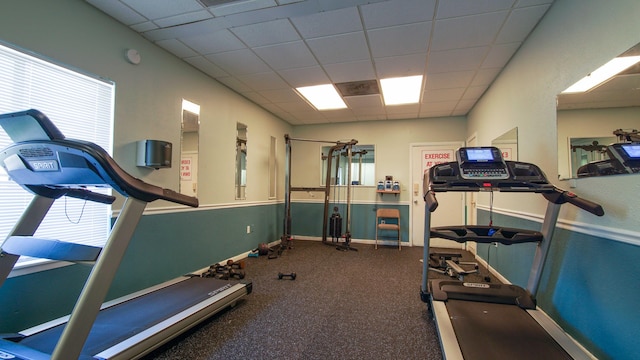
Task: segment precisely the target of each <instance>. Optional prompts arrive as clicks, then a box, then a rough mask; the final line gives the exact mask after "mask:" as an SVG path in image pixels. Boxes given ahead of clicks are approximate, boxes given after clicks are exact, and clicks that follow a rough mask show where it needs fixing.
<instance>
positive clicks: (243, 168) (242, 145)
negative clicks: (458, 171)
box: [236, 123, 247, 200]
mask: <svg viewBox="0 0 640 360" xmlns="http://www.w3.org/2000/svg"><path fill="white" fill-rule="evenodd" d="M246 192H247V125H245V124H242V123H237V126H236V199H238V200H243V199H246Z"/></svg>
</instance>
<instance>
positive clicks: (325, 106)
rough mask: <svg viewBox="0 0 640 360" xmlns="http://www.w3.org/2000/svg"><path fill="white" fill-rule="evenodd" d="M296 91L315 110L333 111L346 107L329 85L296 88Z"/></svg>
mask: <svg viewBox="0 0 640 360" xmlns="http://www.w3.org/2000/svg"><path fill="white" fill-rule="evenodd" d="M296 90H297V91H298V93H299V94H300V95H302V97H304V98H305V99H306V100H307V101H308V102H309V103H310V104H311V105H313V107H315V108H316V109H317V110H335V109H345V108H346V107H347V104H345V103H344V100H342V98H341V97H340V95H339V94H338V92H337V91H336V88H335V87H334V86H333V85H331V84H324V85H314V86H304V87H299V88H296Z"/></svg>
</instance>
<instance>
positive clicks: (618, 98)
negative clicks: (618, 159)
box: [557, 44, 640, 179]
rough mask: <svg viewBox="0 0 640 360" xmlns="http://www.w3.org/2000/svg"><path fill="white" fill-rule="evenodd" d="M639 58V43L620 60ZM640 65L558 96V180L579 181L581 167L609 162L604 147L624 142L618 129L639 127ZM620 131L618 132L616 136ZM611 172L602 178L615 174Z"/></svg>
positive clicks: (625, 129) (626, 129) (628, 129)
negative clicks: (578, 174)
mask: <svg viewBox="0 0 640 360" xmlns="http://www.w3.org/2000/svg"><path fill="white" fill-rule="evenodd" d="M637 55H640V44H638V45H636V46H634V47H632V48H631V49H629V50H628V51H625V52H624V53H622V54H620V56H619V57H629V56H637ZM639 118H640V63H636V64H635V65H632V66H631V67H629V68H627V69H626V70H623V71H621V72H619V73H618V74H617V75H615V76H613V77H612V78H610V79H609V80H607V81H606V82H604V83H602V84H600V85H598V86H596V87H595V88H593V89H591V90H589V91H585V92H580V93H562V94H559V95H558V97H557V128H558V139H557V141H558V177H559V178H560V179H572V178H576V177H578V176H577V170H578V168H579V167H580V166H582V165H585V164H587V163H590V162H592V161H602V160H603V159H608V158H609V156H608V155H607V154H606V152H602V148H601V146H602V145H609V144H611V143H615V142H620V141H625V140H624V139H622V140H621V139H620V138H621V137H617V136H616V135H618V134H619V130H621V129H622V131H623V132H625V131H626V132H633V130H637V129H639V128H640V121H638V119H639ZM614 132H617V133H614ZM615 173H617V172H609V173H608V174H599V175H598V176H602V175H609V174H611V175H613V174H615Z"/></svg>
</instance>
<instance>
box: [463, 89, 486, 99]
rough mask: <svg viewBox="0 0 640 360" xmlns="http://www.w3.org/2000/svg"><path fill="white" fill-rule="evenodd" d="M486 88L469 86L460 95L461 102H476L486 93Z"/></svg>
mask: <svg viewBox="0 0 640 360" xmlns="http://www.w3.org/2000/svg"><path fill="white" fill-rule="evenodd" d="M487 88H488V86H471V87H469V88H467V91H465V93H464V95H462V100H477V99H479V98H480V97H481V96H482V94H484V92H485V91H487Z"/></svg>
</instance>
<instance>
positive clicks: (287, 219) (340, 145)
mask: <svg viewBox="0 0 640 360" xmlns="http://www.w3.org/2000/svg"><path fill="white" fill-rule="evenodd" d="M284 139H285V164H286V166H285V175H284V183H285V197H284V203H285V206H284V220H283V222H284V224H283V233H282V237H281V238H280V247H279V249H278V255H280V254H282V252H283V251H284V250H285V249H287V248H290V247H291V193H292V192H296V191H298V192H321V193H323V194H324V211H323V220H322V243H323V244H327V245H332V243H333V242H328V241H327V235H328V234H327V233H328V231H327V230H328V227H329V199H330V194H331V166H332V160H333V157H334V153H335V152H336V151H343V150H346V151H347V156H348V158H349V160H348V162H349V166H348V169H347V178H348V181H347V214H346V215H347V216H346V223H347V225H346V226H347V228H346V231H345V235H344V236H345V242H344V245H341V246H338V249H340V250H342V249H344V250H356V249H354V248H351V247H350V246H349V243H350V240H351V233H350V222H351V221H350V220H351V219H350V212H349V208H350V206H351V195H350V194H351V161H352V155H351V153H352V148H353V146H354V145H356V144H357V143H358V141H357V140H355V139H351V140H349V141H330V140H314V139H301V138H292V137H290V136H289V134H285V136H284ZM293 141H300V142H314V143H325V144H333V145H332V146H331V147H330V148H329V153H328V154H327V175H326V179H325V185H324V186H322V187H299V186H295V187H293V186H291V152H292V150H291V149H292V147H291V143H292V142H293Z"/></svg>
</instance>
